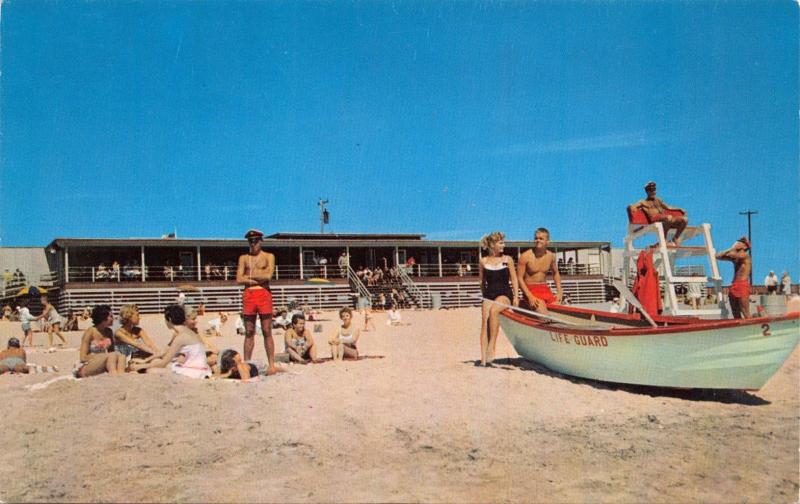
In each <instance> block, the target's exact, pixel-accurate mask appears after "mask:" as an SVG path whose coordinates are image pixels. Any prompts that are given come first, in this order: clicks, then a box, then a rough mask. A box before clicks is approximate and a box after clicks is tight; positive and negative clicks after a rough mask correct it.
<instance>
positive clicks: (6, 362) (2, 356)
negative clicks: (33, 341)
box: [0, 338, 28, 374]
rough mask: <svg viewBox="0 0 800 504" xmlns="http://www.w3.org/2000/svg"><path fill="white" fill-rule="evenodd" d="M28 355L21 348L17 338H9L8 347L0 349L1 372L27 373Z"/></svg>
mask: <svg viewBox="0 0 800 504" xmlns="http://www.w3.org/2000/svg"><path fill="white" fill-rule="evenodd" d="M26 360H27V356H26V355H25V350H23V349H22V348H20V344H19V340H18V339H17V338H9V340H8V348H7V349H6V350H3V351H0V374H3V373H27V372H28V366H27V364H26V362H25V361H26Z"/></svg>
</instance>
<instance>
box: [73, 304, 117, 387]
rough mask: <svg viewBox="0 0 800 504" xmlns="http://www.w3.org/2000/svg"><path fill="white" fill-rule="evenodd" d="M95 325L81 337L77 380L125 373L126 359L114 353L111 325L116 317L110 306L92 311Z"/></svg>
mask: <svg viewBox="0 0 800 504" xmlns="http://www.w3.org/2000/svg"><path fill="white" fill-rule="evenodd" d="M92 322H93V323H94V325H93V326H92V327H90V328H89V329H87V330H86V331H84V333H83V337H81V347H80V362H79V363H78V365H77V368H76V369H75V377H76V378H86V377H89V376H95V375H98V374H102V373H106V372H107V373H109V374H118V373H122V372H124V371H125V359H124V358H123V356H122V355H120V354H118V353H117V352H115V351H114V340H113V339H112V337H113V333H112V331H111V324H113V323H114V315H113V314H112V313H111V307H110V306H108V305H98V306H95V307H94V309H92Z"/></svg>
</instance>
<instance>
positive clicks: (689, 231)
mask: <svg viewBox="0 0 800 504" xmlns="http://www.w3.org/2000/svg"><path fill="white" fill-rule="evenodd" d="M667 213H669V214H672V215H675V216H678V215H680V216H682V215H683V212H681V211H680V210H668V211H667ZM671 232H673V231H671ZM651 233H652V234H654V235H655V236H656V237H657V238H658V243H657V244H656V245H655V246H653V266H654V267H655V268H656V270H657V271H658V272H659V276H660V279H661V280H662V287H663V296H664V313H665V314H667V315H673V316H680V315H692V316H707V317H721V316H722V309H721V306H722V288H721V287H722V277H721V276H720V274H719V268H718V267H717V257H716V251H715V250H714V243H713V242H712V240H711V224H700V225H699V226H687V227H686V229H685V230H684V231H683V234H682V235H681V243H685V242H687V241H689V240H691V239H692V238H694V237H696V236H701V237H702V238H703V245H701V246H691V247H687V246H683V245H680V246H674V245H667V238H668V237H667V236H666V235H665V234H664V226H663V225H662V224H661V222H650V221H649V220H648V218H647V215H646V214H645V213H644V211H642V210H641V209H633V208H631V207H628V234H627V236H625V252H624V261H623V277H624V280H625V285H626V286H627V285H630V284H631V282H632V280H633V278H632V277H631V272H633V271H636V261H637V258H638V256H639V253H640V252H641V250H643V249H637V248H636V247H635V246H634V241H636V240H638V239H640V238H643V237H645V236H647V235H648V234H651ZM702 256H707V258H708V266H709V268H710V270H711V276H710V277H709V276H675V261H676V260H677V259H680V258H685V257H702ZM634 276H635V275H634ZM688 283H697V284H700V285H701V286H702V285H707V284H708V283H713V284H714V286H715V290H716V293H717V307H716V308H707V309H702V310H693V309H691V308H689V309H684V308H681V307H680V305H679V304H678V296H677V295H676V294H675V286H676V285H677V284H688Z"/></svg>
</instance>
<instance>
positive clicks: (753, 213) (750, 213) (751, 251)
mask: <svg viewBox="0 0 800 504" xmlns="http://www.w3.org/2000/svg"><path fill="white" fill-rule="evenodd" d="M756 214H758V212H757V211H754V210H747V211H744V212H739V215H746V216H747V241H749V242H750V262H751V265H750V285H753V265H752V261H753V237H752V235H751V230H752V224H751V222H750V217H751V216H753V215H756Z"/></svg>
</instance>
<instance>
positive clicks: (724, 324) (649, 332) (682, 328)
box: [500, 309, 800, 336]
mask: <svg viewBox="0 0 800 504" xmlns="http://www.w3.org/2000/svg"><path fill="white" fill-rule="evenodd" d="M588 311H593V312H594V310H588ZM595 313H597V314H602V315H603V317H607V318H611V319H613V318H617V319H621V318H622V317H615V315H619V314H616V313H611V312H600V311H598V312H595ZM500 315H502V316H505V317H507V318H508V319H510V320H512V321H514V322H517V323H520V324H523V325H526V326H529V327H532V328H535V329H539V330H542V331H548V332H559V333H564V334H578V335H596V336H599V335H603V336H667V335H677V334H682V333H688V332H699V331H708V330H715V329H730V328H737V327H745V326H750V325H752V326H758V325H761V324H770V323H775V322H788V321H792V320H797V319H800V312H790V313H787V314H785V315H778V316H767V317H758V318H750V319H725V320H704V319H697V318H695V319H694V320H692V321H691V322H687V323H683V324H676V325H669V326H659V327H649V326H643V327H609V328H603V329H597V328H593V329H581V328H580V327H579V326H567V325H554V324H553V323H552V322H549V321H543V320H538V319H535V318H533V317H532V316H530V315H525V314H522V313H518V312H514V311H513V310H511V309H506V310H503V311H502V312H500ZM624 320H628V319H627V318H625V319H624ZM556 324H557V323H556Z"/></svg>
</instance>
